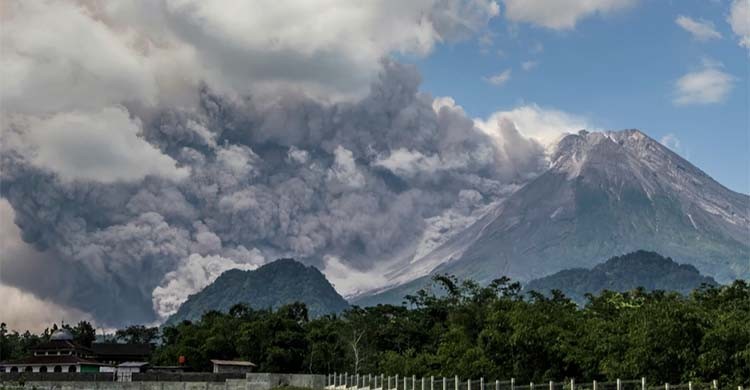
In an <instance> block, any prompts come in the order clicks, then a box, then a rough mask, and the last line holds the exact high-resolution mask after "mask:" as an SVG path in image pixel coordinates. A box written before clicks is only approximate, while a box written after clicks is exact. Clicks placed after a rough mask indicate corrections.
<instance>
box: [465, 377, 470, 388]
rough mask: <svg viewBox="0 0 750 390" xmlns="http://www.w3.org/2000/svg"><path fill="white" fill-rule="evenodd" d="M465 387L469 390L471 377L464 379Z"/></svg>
mask: <svg viewBox="0 0 750 390" xmlns="http://www.w3.org/2000/svg"><path fill="white" fill-rule="evenodd" d="M466 389H467V390H471V378H469V379H467V380H466Z"/></svg>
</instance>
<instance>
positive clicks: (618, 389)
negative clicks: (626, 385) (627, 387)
mask: <svg viewBox="0 0 750 390" xmlns="http://www.w3.org/2000/svg"><path fill="white" fill-rule="evenodd" d="M617 390H622V382H620V378H617Z"/></svg>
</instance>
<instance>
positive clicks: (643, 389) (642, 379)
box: [641, 376, 646, 390]
mask: <svg viewBox="0 0 750 390" xmlns="http://www.w3.org/2000/svg"><path fill="white" fill-rule="evenodd" d="M641 390H646V377H645V376H642V377H641Z"/></svg>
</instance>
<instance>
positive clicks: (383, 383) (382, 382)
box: [380, 374, 385, 389]
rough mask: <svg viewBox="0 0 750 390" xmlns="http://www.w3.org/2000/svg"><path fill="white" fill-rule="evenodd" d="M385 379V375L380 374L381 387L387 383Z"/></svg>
mask: <svg viewBox="0 0 750 390" xmlns="http://www.w3.org/2000/svg"><path fill="white" fill-rule="evenodd" d="M383 379H385V375H383V374H380V388H381V389H382V388H383V385H385V381H384V380H383Z"/></svg>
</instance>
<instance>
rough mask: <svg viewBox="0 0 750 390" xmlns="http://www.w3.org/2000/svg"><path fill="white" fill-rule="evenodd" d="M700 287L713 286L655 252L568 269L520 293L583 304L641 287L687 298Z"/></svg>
mask: <svg viewBox="0 0 750 390" xmlns="http://www.w3.org/2000/svg"><path fill="white" fill-rule="evenodd" d="M703 283H706V284H710V285H716V284H717V283H716V281H715V280H714V279H713V278H711V277H709V276H703V275H701V274H700V272H698V270H697V269H695V267H693V266H692V265H687V264H677V263H675V262H674V261H673V260H672V259H671V258H668V257H663V256H661V255H659V254H658V253H655V252H648V251H636V252H632V253H629V254H626V255H623V256H616V257H613V258H611V259H609V260H607V261H606V262H604V263H602V264H599V265H597V266H595V267H594V268H592V269H585V268H574V269H568V270H564V271H560V272H557V273H554V274H552V275H549V276H546V277H543V278H540V279H535V280H532V281H531V282H529V283H528V284H527V285H526V286H525V288H524V290H526V291H537V292H542V293H549V292H550V291H551V290H560V291H562V292H563V293H564V294H565V295H566V296H567V297H569V298H571V299H573V300H574V301H576V302H577V303H579V304H583V303H585V301H586V298H585V294H586V293H593V294H597V293H599V292H601V291H603V290H610V291H629V290H632V289H635V288H638V287H643V288H645V289H646V290H648V291H653V290H664V291H676V292H679V293H682V294H688V293H689V292H690V291H692V290H694V289H696V288H698V287H700V286H701V284H703Z"/></svg>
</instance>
